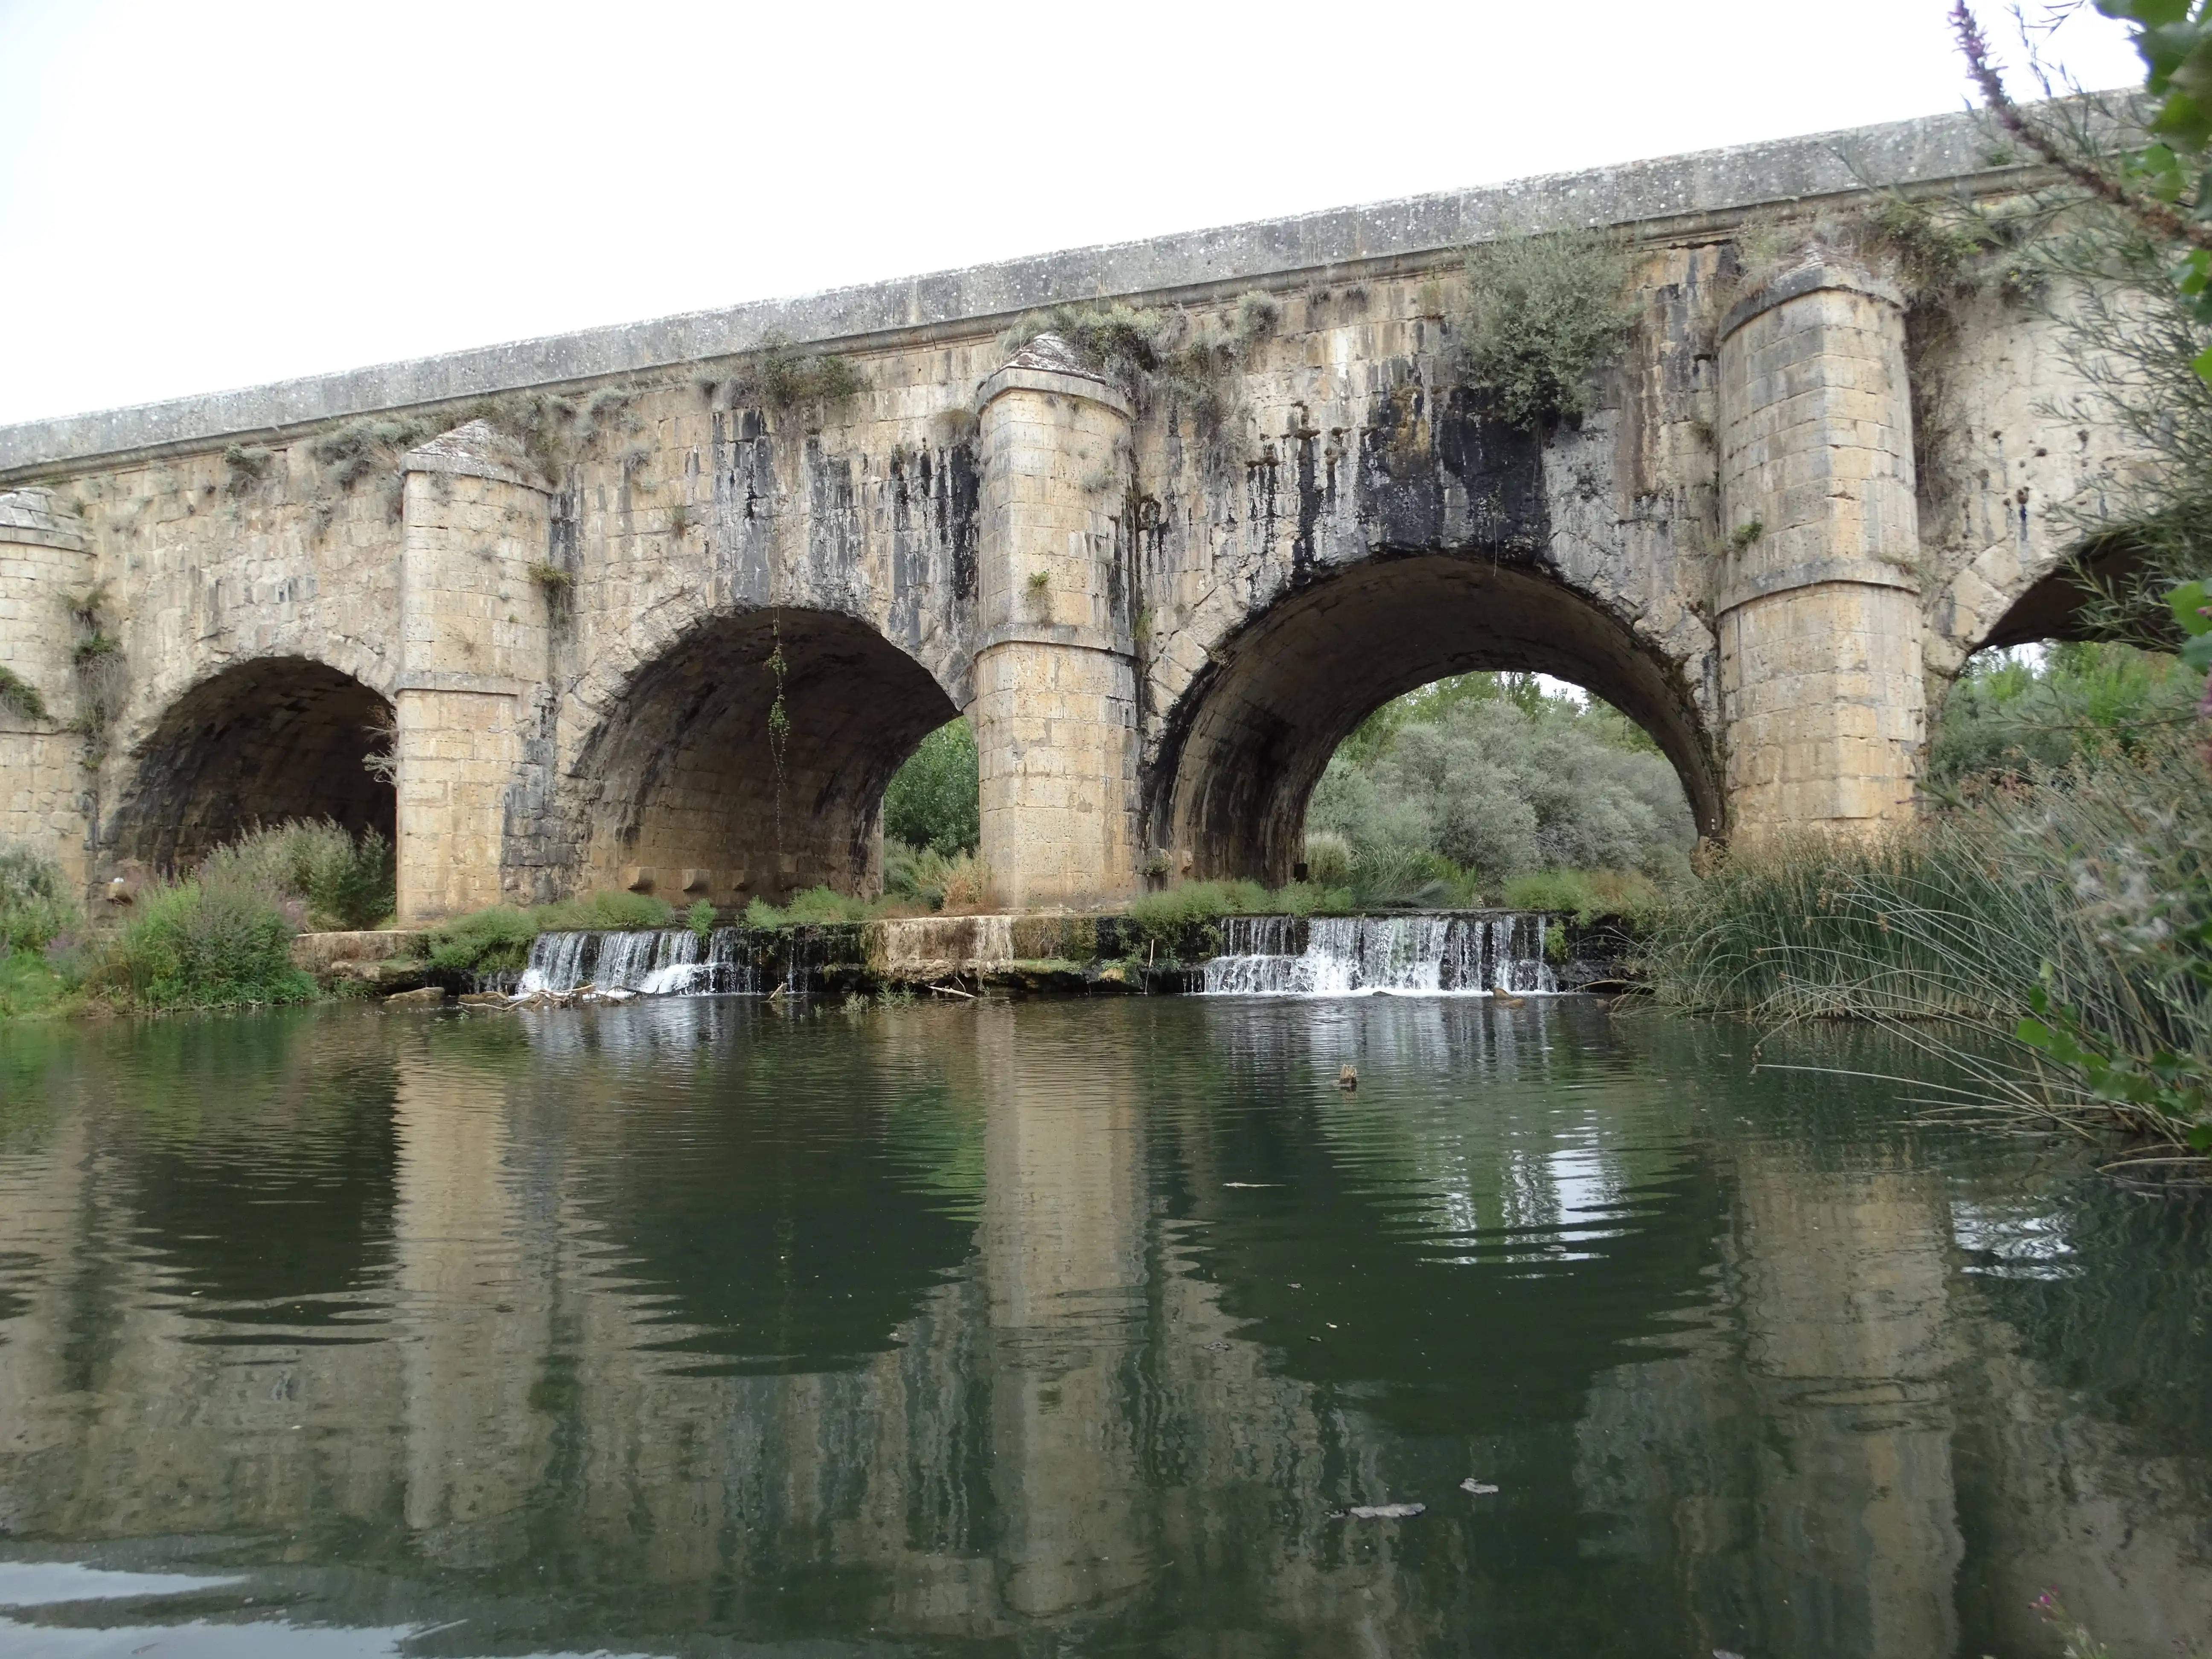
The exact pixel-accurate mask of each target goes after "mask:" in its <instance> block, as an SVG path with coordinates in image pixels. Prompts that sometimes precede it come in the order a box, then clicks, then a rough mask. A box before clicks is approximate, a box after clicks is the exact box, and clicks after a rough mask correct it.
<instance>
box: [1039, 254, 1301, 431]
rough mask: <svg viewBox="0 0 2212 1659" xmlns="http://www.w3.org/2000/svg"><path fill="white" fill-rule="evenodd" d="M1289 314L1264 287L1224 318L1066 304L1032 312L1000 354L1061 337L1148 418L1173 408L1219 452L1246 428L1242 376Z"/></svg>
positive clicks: (1232, 306) (1176, 310)
mask: <svg viewBox="0 0 2212 1659" xmlns="http://www.w3.org/2000/svg"><path fill="white" fill-rule="evenodd" d="M1281 316H1282V306H1281V302H1280V301H1278V300H1276V298H1275V297H1274V296H1273V295H1271V294H1267V293H1264V292H1261V291H1260V290H1258V289H1254V290H1252V291H1251V292H1249V293H1246V294H1242V295H1238V296H1237V299H1236V300H1235V301H1232V302H1231V304H1230V305H1229V306H1228V307H1225V309H1223V310H1221V311H1219V312H1210V311H1201V312H1193V311H1188V310H1185V309H1183V308H1182V307H1176V308H1172V309H1169V308H1162V307H1146V306H1132V305H1130V304H1128V303H1127V301H1119V300H1116V301H1112V302H1111V303H1109V304H1086V305H1058V306H1052V307H1048V308H1047V309H1045V310H1042V311H1033V312H1030V313H1026V314H1024V316H1023V317H1022V319H1021V320H1020V321H1018V322H1017V323H1016V324H1015V325H1013V326H1012V328H1009V329H1008V330H1007V331H1006V332H1005V333H1004V334H1002V335H1000V337H999V349H1000V351H1001V352H1003V353H1005V354H1006V355H1008V356H1011V355H1012V354H1013V353H1014V352H1017V351H1018V350H1020V349H1022V348H1023V347H1024V346H1025V345H1027V344H1028V343H1030V341H1031V340H1034V339H1035V338H1036V337H1037V336H1038V335H1040V334H1056V335H1058V336H1059V337H1060V338H1061V339H1062V340H1064V341H1066V343H1067V347H1068V349H1069V350H1070V352H1071V353H1073V356H1074V357H1075V360H1076V361H1077V362H1079V363H1080V364H1082V365H1083V366H1084V367H1085V368H1089V369H1091V370H1093V371H1094V372H1096V373H1097V374H1103V375H1104V376H1105V377H1106V378H1107V379H1109V380H1113V381H1115V382H1116V383H1117V384H1119V385H1121V386H1125V387H1127V389H1128V392H1129V394H1130V398H1131V400H1132V401H1133V403H1134V404H1135V405H1136V407H1137V409H1138V410H1139V412H1140V413H1141V412H1143V411H1145V410H1149V409H1151V408H1152V407H1154V406H1155V405H1156V404H1162V403H1166V404H1171V405H1173V406H1174V407H1176V408H1177V409H1180V410H1183V411H1185V412H1187V413H1188V415H1189V416H1190V419H1191V423H1192V426H1193V428H1194V430H1195V432H1196V433H1197V435H1198V436H1200V438H1202V439H1204V440H1205V441H1206V442H1207V443H1209V444H1212V445H1214V446H1216V447H1218V446H1219V445H1220V444H1221V443H1222V441H1224V440H1225V439H1228V438H1231V437H1233V436H1235V435H1239V434H1241V432H1242V430H1243V418H1242V416H1243V402H1242V400H1241V398H1239V396H1238V393H1237V384H1236V375H1237V370H1238V369H1239V368H1242V367H1243V364H1244V363H1245V362H1246V361H1247V359H1248V358H1249V354H1250V352H1251V350H1252V349H1253V348H1254V347H1255V346H1256V345H1257V344H1258V343H1260V342H1261V341H1262V340H1264V339H1265V338H1267V336H1268V335H1270V334H1271V333H1273V331H1274V329H1275V325H1276V324H1277V323H1278V322H1279V320H1280V319H1281Z"/></svg>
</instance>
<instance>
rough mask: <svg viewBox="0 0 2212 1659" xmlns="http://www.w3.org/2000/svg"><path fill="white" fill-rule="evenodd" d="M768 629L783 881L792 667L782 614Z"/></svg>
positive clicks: (774, 613) (771, 741)
mask: <svg viewBox="0 0 2212 1659" xmlns="http://www.w3.org/2000/svg"><path fill="white" fill-rule="evenodd" d="M768 626H769V639H770V640H771V641H773V642H774V644H773V647H772V648H771V649H770V650H769V653H768V671H769V673H771V674H773V675H775V702H771V703H770V704H769V706H768V755H769V763H770V764H771V765H772V766H774V768H775V871H776V875H777V878H779V880H780V879H781V877H782V875H783V771H784V769H783V763H784V757H785V755H786V753H787V751H788V750H790V747H791V715H790V714H789V713H788V712H787V710H786V709H785V708H784V703H783V681H784V675H785V673H786V671H787V669H788V667H789V665H788V664H787V663H786V662H785V661H784V657H783V613H782V612H781V611H778V610H774V609H771V610H770V611H769V624H768Z"/></svg>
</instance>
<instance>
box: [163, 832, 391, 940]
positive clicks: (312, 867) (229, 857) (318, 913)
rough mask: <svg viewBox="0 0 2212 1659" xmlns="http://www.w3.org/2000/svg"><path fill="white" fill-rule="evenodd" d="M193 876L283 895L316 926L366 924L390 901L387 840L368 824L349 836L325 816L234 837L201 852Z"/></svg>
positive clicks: (386, 911)
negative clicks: (201, 858) (197, 872)
mask: <svg viewBox="0 0 2212 1659" xmlns="http://www.w3.org/2000/svg"><path fill="white" fill-rule="evenodd" d="M200 876H201V878H202V879H203V880H207V881H212V882H216V883H219V884H227V885H230V886H244V887H252V888H257V889H258V890H261V891H263V892H266V893H270V894H273V895H276V896H279V897H282V898H286V899H290V900H292V901H294V902H296V903H298V904H299V905H301V906H302V907H304V916H303V919H304V920H305V921H306V922H307V926H308V927H312V928H316V929H319V930H338V931H348V930H353V929H358V928H363V927H375V926H376V925H377V923H379V922H380V921H385V920H386V919H388V918H389V917H390V916H391V915H392V910H393V908H394V907H395V906H396V905H397V904H398V891H397V871H396V867H395V866H394V864H393V860H392V843H391V842H388V841H386V839H385V838H384V837H383V836H380V835H379V834H378V833H377V832H376V831H375V830H374V829H364V830H363V831H362V833H361V835H360V836H359V837H358V838H356V836H352V835H349V833H348V832H347V831H346V830H345V829H343V828H341V827H340V826H339V825H338V824H337V823H333V822H332V821H331V820H330V819H328V818H297V819H294V820H292V821H291V822H289V823H280V824H276V825H274V826H272V827H271V828H269V829H256V830H254V831H252V833H250V834H248V835H245V836H240V838H239V839H238V840H236V841H234V842H231V843H230V844H229V845H228V846H226V847H221V848H216V850H215V851H214V852H212V853H210V854H208V856H207V858H206V860H205V861H204V862H203V863H202V864H201V866H200Z"/></svg>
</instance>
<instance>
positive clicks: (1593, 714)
mask: <svg viewBox="0 0 2212 1659" xmlns="http://www.w3.org/2000/svg"><path fill="white" fill-rule="evenodd" d="M1306 830H1307V847H1308V864H1309V866H1310V868H1311V873H1312V874H1313V876H1314V878H1316V880H1321V881H1341V882H1342V883H1343V884H1346V885H1348V886H1349V887H1350V888H1351V889H1352V891H1353V893H1354V895H1355V896H1356V897H1357V898H1358V900H1359V901H1360V902H1362V903H1367V904H1386V903H1392V902H1416V903H1423V904H1440V903H1460V904H1467V903H1474V902H1481V901H1482V900H1483V899H1484V898H1486V897H1487V898H1491V899H1493V900H1494V899H1496V898H1497V897H1498V896H1502V894H1503V890H1504V887H1505V885H1506V884H1507V883H1509V882H1510V881H1512V880H1513V879H1514V878H1516V877H1522V876H1526V875H1529V874H1533V873H1534V872H1539V871H1544V870H1563V869H1581V870H1635V871H1640V872H1644V873H1645V874H1647V875H1649V876H1652V877H1655V878H1659V879H1661V880H1673V879H1676V878H1680V876H1681V875H1682V874H1684V873H1686V871H1687V868H1688V854H1689V851H1690V848H1692V846H1694V845H1695V844H1696V840H1697V832H1696V828H1695V826H1694V824H1693V823H1692V820H1691V817H1690V809H1689V803H1688V801H1687V800H1686V799H1685V798H1684V796H1683V793H1682V786H1681V782H1680V779H1678V778H1677V777H1676V776H1675V775H1674V768H1673V767H1672V766H1671V765H1669V764H1668V762H1667V761H1666V760H1665V759H1664V758H1663V757H1662V756H1660V755H1659V753H1658V752H1657V750H1656V747H1655V746H1654V744H1652V742H1651V740H1650V738H1648V737H1646V736H1645V735H1644V732H1642V731H1641V730H1639V729H1638V727H1636V726H1633V725H1632V724H1631V723H1630V722H1629V721H1628V720H1626V718H1624V717H1623V716H1622V715H1621V714H1619V713H1618V712H1617V711H1615V710H1613V709H1612V708H1607V706H1606V705H1604V704H1602V703H1599V702H1590V703H1588V704H1583V703H1580V702H1575V701H1573V700H1571V699H1569V698H1565V697H1557V696H1547V695H1545V693H1544V692H1543V691H1542V690H1541V687H1540V686H1539V684H1538V683H1537V682H1536V680H1535V678H1534V677H1533V676H1530V675H1510V674H1507V675H1500V674H1462V675H1459V676H1457V677H1455V678H1451V679H1445V680H1438V681H1437V682H1436V683H1435V684H1431V685H1427V686H1424V687H1423V688H1421V689H1420V690H1418V691H1413V692H1410V693H1408V694H1407V696H1402V697H1400V698H1398V699H1397V700H1395V702H1390V703H1387V704H1385V705H1384V706H1383V708H1380V709H1378V710H1377V711H1376V713H1375V714H1373V715H1372V716H1370V718H1369V719H1368V720H1367V721H1366V722H1365V723H1364V725H1362V726H1360V727H1359V729H1358V731H1356V732H1353V733H1352V736H1351V737H1350V738H1346V740H1345V742H1344V743H1343V744H1341V745H1340V747H1339V748H1338V750H1337V752H1336V754H1335V756H1334V757H1333V758H1332V759H1331V760H1330V762H1329V763H1328V770H1327V771H1326V772H1325V773H1323V774H1322V781H1321V783H1320V785H1319V786H1318V787H1316V789H1315V791H1314V796H1313V801H1312V804H1311V805H1310V806H1309V807H1308V809H1307V813H1306ZM1338 842H1340V843H1341V845H1342V846H1343V847H1344V848H1346V849H1348V856H1345V857H1343V866H1344V867H1342V868H1341V869H1340V868H1339V859H1340V855H1339V854H1337V852H1336V846H1335V844H1336V843H1338Z"/></svg>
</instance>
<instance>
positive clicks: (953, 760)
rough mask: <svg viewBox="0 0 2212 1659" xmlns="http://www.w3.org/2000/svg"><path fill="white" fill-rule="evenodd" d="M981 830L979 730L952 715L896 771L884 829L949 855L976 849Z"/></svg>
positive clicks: (887, 792) (911, 843) (915, 845)
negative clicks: (977, 775)
mask: <svg viewBox="0 0 2212 1659" xmlns="http://www.w3.org/2000/svg"><path fill="white" fill-rule="evenodd" d="M884 835H885V836H891V837H895V838H896V839H897V840H899V841H901V842H905V843H906V845H907V846H908V847H909V848H916V849H927V851H929V852H933V853H936V854H940V855H942V856H944V857H946V858H950V857H951V856H952V855H953V854H957V853H972V852H974V851H975V844H976V842H977V840H978V839H979V838H980V836H981V829H980V825H979V819H978V815H977V807H976V766H975V729H974V728H973V727H972V726H969V724H968V722H967V721H966V720H948V721H946V722H945V724H944V725H943V726H939V727H938V728H937V730H936V731H934V732H931V733H930V734H929V735H928V736H927V737H926V738H923V739H922V740H921V747H920V748H919V749H917V750H915V751H914V753H913V754H912V755H911V756H910V757H908V760H907V763H906V764H905V765H903V766H902V767H900V768H899V769H898V770H897V771H896V773H894V774H893V775H892V776H891V781H890V785H889V786H888V787H886V788H885V789H884ZM886 860H887V861H888V854H886Z"/></svg>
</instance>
